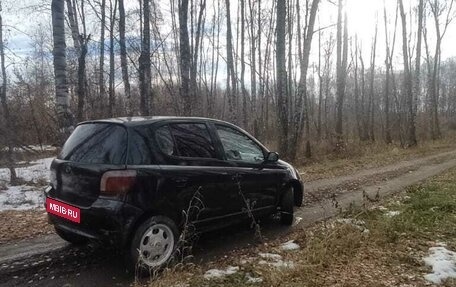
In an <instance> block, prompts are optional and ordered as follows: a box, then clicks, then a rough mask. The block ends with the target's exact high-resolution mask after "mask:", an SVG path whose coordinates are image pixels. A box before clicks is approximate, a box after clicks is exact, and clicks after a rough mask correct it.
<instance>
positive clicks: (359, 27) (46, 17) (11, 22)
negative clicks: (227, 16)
mask: <svg viewBox="0 0 456 287" xmlns="http://www.w3.org/2000/svg"><path fill="white" fill-rule="evenodd" d="M1 1H2V4H3V12H2V15H3V18H4V20H3V22H4V25H5V38H6V44H7V48H8V50H7V58H8V60H9V61H10V62H11V63H20V62H21V60H22V59H24V58H25V57H27V56H28V55H30V51H31V49H32V40H31V35H32V34H33V33H34V31H35V30H36V28H37V27H38V26H41V27H43V28H44V29H51V26H50V22H51V19H50V1H49V0H14V1H13V0H1ZM125 1H126V8H127V10H130V9H135V8H137V7H138V1H137V0H125ZM162 1H163V5H162V7H169V1H168V0H162ZM267 1H268V0H263V3H265V2H267ZM269 1H272V0H269ZM417 1H418V0H404V5H405V9H406V10H407V13H408V12H410V10H409V9H410V4H411V3H413V4H414V5H416V4H415V3H417ZM208 2H209V3H211V1H208ZM237 2H238V1H232V3H233V4H232V5H231V6H232V10H233V12H234V13H233V12H232V14H233V15H236V9H237V8H236V5H235V4H234V3H237ZM332 2H337V1H335V0H333V1H332ZM384 3H385V5H386V7H387V13H388V17H389V21H390V24H389V27H390V28H389V29H390V31H392V27H393V24H394V20H395V11H396V3H397V0H347V8H346V9H347V14H348V21H349V34H350V35H352V36H353V35H355V34H357V35H358V36H357V37H358V40H359V41H360V42H361V43H362V46H363V55H364V57H365V59H369V55H370V50H371V47H370V46H371V43H372V38H373V34H374V29H375V24H376V21H377V18H378V55H377V65H382V64H383V59H384V55H385V51H384V42H385V35H384V22H383V5H384ZM210 5H211V4H208V8H207V9H208V11H212V8H211V7H210ZM87 9H88V10H89V9H90V8H89V7H88V6H87ZM336 20H337V7H336V6H335V5H334V4H331V3H330V2H329V1H327V0H322V4H321V6H320V11H319V18H318V21H317V24H316V25H318V26H320V27H325V26H328V25H331V24H335V22H336ZM233 22H234V20H233ZM233 25H234V24H233ZM397 28H398V30H397V33H398V34H397V41H396V52H395V61H396V62H397V63H402V60H401V58H402V49H401V45H402V40H401V39H402V37H401V24H400V21H399V22H398V27H397ZM407 28H408V29H409V31H410V28H411V27H410V26H409V27H407ZM412 29H416V27H412ZM434 29H435V28H434V27H433V26H432V25H430V26H429V34H430V35H433V34H434ZM49 31H50V30H49ZM333 31H334V32H335V29H334V28H333ZM89 32H91V33H95V34H96V33H98V31H97V28H95V27H90V26H89ZM93 38H97V37H96V36H95V37H93ZM431 42H432V41H431ZM69 44H70V43H69ZM317 45H318V40H315V41H314V46H313V51H312V59H313V60H315V59H316V55H317V53H318V46H317ZM454 47H456V21H455V23H452V24H451V25H450V27H449V29H448V32H447V35H446V37H445V39H444V41H443V46H442V56H443V59H445V58H448V57H455V56H456V49H455V48H454ZM432 50H433V48H432Z"/></svg>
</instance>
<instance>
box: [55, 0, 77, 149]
mask: <svg viewBox="0 0 456 287" xmlns="http://www.w3.org/2000/svg"><path fill="white" fill-rule="evenodd" d="M64 10H65V2H63V1H61V0H52V4H51V12H52V34H53V38H54V40H53V53H52V54H53V56H54V76H55V96H56V110H57V118H58V122H59V127H60V144H63V142H64V141H65V140H66V137H67V136H68V135H69V134H70V133H71V131H72V127H73V121H74V120H73V115H72V114H71V112H70V110H69V104H70V101H69V94H68V82H67V74H66V69H67V64H66V43H65V14H64Z"/></svg>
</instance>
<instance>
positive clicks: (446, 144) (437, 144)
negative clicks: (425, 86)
mask: <svg viewBox="0 0 456 287" xmlns="http://www.w3.org/2000/svg"><path fill="white" fill-rule="evenodd" d="M348 147H349V148H347V149H346V150H345V151H344V152H343V153H339V154H335V153H334V152H333V150H332V149H333V147H332V145H331V144H329V143H325V142H322V143H320V144H318V145H315V146H314V155H313V158H312V159H305V158H304V157H303V156H301V157H299V159H298V160H297V162H296V165H297V166H300V168H299V171H300V172H302V173H303V178H304V180H306V181H309V180H318V179H322V178H329V177H336V176H341V175H347V174H351V173H353V172H356V171H359V170H361V169H367V168H376V167H380V166H385V165H388V164H393V163H395V162H398V161H403V160H411V159H414V158H418V157H423V156H429V155H433V154H438V153H441V152H445V151H450V150H453V149H455V148H456V134H451V135H449V136H448V137H446V138H445V139H441V140H438V141H434V142H432V141H428V142H424V143H421V144H420V145H419V146H418V147H416V148H409V149H403V148H401V147H400V146H396V145H389V146H388V145H385V144H383V143H360V142H353V143H349V144H348Z"/></svg>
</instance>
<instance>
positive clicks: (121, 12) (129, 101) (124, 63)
mask: <svg viewBox="0 0 456 287" xmlns="http://www.w3.org/2000/svg"><path fill="white" fill-rule="evenodd" d="M103 1H105V0H103ZM125 17H126V15H125V5H124V0H119V46H120V66H121V68H122V81H123V84H124V91H125V98H126V100H127V104H128V108H127V111H128V115H129V116H132V115H133V103H132V99H131V88H130V78H129V75H128V61H127V47H126V44H125Z"/></svg>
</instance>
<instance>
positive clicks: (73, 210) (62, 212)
mask: <svg viewBox="0 0 456 287" xmlns="http://www.w3.org/2000/svg"><path fill="white" fill-rule="evenodd" d="M46 211H47V212H48V213H50V214H54V215H57V216H59V217H62V218H65V219H68V220H70V221H73V222H76V223H81V210H80V209H79V208H77V207H74V206H71V205H68V204H65V203H63V202H60V201H57V200H54V199H50V198H46Z"/></svg>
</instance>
